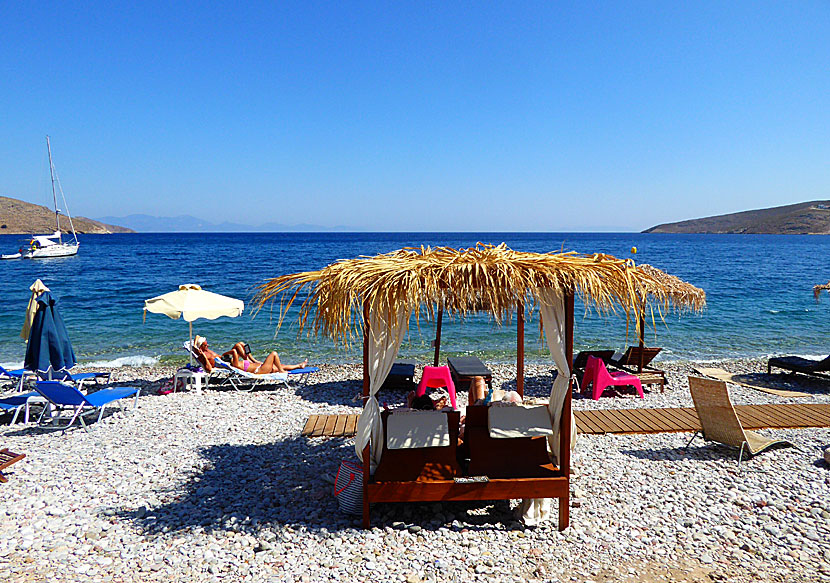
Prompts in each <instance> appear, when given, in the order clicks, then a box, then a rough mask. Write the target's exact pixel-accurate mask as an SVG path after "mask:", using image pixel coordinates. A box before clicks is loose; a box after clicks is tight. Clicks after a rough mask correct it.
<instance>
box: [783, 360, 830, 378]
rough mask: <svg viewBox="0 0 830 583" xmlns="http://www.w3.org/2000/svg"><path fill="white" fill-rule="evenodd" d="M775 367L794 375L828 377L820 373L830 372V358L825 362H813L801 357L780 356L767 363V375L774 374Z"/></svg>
mask: <svg viewBox="0 0 830 583" xmlns="http://www.w3.org/2000/svg"><path fill="white" fill-rule="evenodd" d="M773 367H775V368H781V369H784V370H788V371H790V372H792V373H796V372H800V373H802V374H808V375H814V376H826V375H823V374H820V373H826V372H830V356H828V357H827V358H825V359H823V360H813V359H811V358H802V357H800V356H778V357H775V358H770V359H769V360H768V361H767V373H770V372H772V369H773Z"/></svg>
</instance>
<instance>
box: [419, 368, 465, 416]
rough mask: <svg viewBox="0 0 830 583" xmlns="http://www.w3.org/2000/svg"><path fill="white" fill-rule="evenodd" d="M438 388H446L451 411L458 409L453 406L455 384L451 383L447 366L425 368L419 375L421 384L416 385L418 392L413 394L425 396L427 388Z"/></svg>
mask: <svg viewBox="0 0 830 583" xmlns="http://www.w3.org/2000/svg"><path fill="white" fill-rule="evenodd" d="M440 387H447V392H448V393H449V394H450V404H452V408H453V409H457V408H458V407H457V406H456V404H455V384H454V383H453V382H452V376H450V367H448V366H425V367H424V372H423V374H422V375H421V382H420V383H418V390H416V391H415V394H416V395H417V396H418V397H420V396H421V395H424V394H426V391H427V388H430V389H437V388H440Z"/></svg>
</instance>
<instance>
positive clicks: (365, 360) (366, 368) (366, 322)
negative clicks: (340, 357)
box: [362, 300, 371, 528]
mask: <svg viewBox="0 0 830 583" xmlns="http://www.w3.org/2000/svg"><path fill="white" fill-rule="evenodd" d="M369 333H370V330H369V301H368V300H364V301H363V397H364V399H363V406H364V407H365V406H366V400H367V398H368V397H369ZM369 445H370V444H366V447H364V448H363V460H362V461H363V528H369V526H371V525H370V521H369V479H370V477H371V476H370V473H369V472H370V466H369Z"/></svg>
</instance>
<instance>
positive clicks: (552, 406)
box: [519, 289, 576, 526]
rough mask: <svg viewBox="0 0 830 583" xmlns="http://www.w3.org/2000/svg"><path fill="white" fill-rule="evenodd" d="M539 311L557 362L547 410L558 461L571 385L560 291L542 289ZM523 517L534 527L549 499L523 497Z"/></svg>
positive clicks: (548, 513)
mask: <svg viewBox="0 0 830 583" xmlns="http://www.w3.org/2000/svg"><path fill="white" fill-rule="evenodd" d="M539 300H540V301H539V303H540V312H541V314H542V326H543V328H544V330H545V338H547V341H548V348H549V349H550V354H551V356H552V357H553V362H554V364H555V365H556V371H557V374H556V379H554V381H553V386H552V387H551V390H550V400H549V401H548V411H549V412H550V416H551V422H552V425H553V435H552V436H551V437H550V438H549V440H548V441H549V443H550V446H551V451H553V455H554V456H556V460H557V465H558V464H559V433H560V432H559V424H560V421H561V419H562V409H563V407H564V404H565V396H566V395H567V394H568V388H569V386H570V384H569V381H570V367H569V366H568V356H567V354H566V352H565V350H566V344H565V341H566V339H565V296H564V293H563V292H562V291H561V290H555V289H545V290H542V292H541V293H540V294H539ZM575 438H576V427H575V425H574V424H573V420H572V423H571V447H573V443H574V440H575ZM519 513H520V514H521V517H522V520H523V521H524V523H525V524H526V525H528V526H534V525H536V524H539V523H540V522H543V521H545V520H548V519H549V518H550V516H551V513H552V504H551V500H550V498H533V499H525V500H522V503H521V506H520V507H519Z"/></svg>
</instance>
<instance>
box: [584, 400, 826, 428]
mask: <svg viewBox="0 0 830 583" xmlns="http://www.w3.org/2000/svg"><path fill="white" fill-rule="evenodd" d="M735 412H736V413H737V414H738V418H739V419H740V420H741V425H743V427H744V429H799V428H807V427H830V404H826V403H786V404H781V405H736V406H735ZM574 417H575V419H576V430H577V431H578V432H579V433H587V434H602V433H619V434H632V433H681V432H693V431H699V430H700V420H699V419H698V418H697V412H695V410H694V408H693V407H682V408H678V409H594V410H584V411H574Z"/></svg>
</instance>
